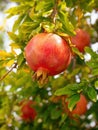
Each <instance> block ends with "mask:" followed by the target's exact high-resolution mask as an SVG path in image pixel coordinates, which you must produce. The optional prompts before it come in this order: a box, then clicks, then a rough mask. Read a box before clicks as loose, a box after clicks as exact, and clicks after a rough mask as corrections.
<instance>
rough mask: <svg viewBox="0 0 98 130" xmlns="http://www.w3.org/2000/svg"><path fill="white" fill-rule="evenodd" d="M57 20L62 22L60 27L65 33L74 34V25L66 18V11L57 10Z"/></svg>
mask: <svg viewBox="0 0 98 130" xmlns="http://www.w3.org/2000/svg"><path fill="white" fill-rule="evenodd" d="M59 18H60V19H59V20H60V22H61V23H62V28H63V31H64V32H65V33H68V34H69V35H74V34H75V31H74V26H73V25H72V23H71V22H70V21H69V19H68V13H65V12H63V11H60V12H59Z"/></svg>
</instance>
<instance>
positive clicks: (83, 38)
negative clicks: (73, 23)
mask: <svg viewBox="0 0 98 130" xmlns="http://www.w3.org/2000/svg"><path fill="white" fill-rule="evenodd" d="M71 42H72V44H74V45H76V47H77V48H78V49H79V51H80V52H84V48H85V47H86V46H89V45H90V35H89V34H88V33H87V32H86V31H84V30H82V29H77V30H76V35H75V36H73V37H71Z"/></svg>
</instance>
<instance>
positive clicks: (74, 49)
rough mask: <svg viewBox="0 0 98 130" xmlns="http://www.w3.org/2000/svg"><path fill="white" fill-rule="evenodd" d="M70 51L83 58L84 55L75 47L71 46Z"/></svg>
mask: <svg viewBox="0 0 98 130" xmlns="http://www.w3.org/2000/svg"><path fill="white" fill-rule="evenodd" d="M72 51H73V52H74V53H75V54H77V55H78V56H79V57H80V58H81V59H82V60H83V59H84V55H83V54H82V53H81V52H80V51H79V50H78V49H77V48H76V47H72Z"/></svg>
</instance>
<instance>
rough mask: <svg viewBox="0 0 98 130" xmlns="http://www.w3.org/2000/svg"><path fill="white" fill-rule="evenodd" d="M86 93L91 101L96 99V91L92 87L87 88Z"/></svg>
mask: <svg viewBox="0 0 98 130" xmlns="http://www.w3.org/2000/svg"><path fill="white" fill-rule="evenodd" d="M87 95H88V97H89V98H90V99H91V100H92V101H93V102H96V101H97V91H96V90H95V89H94V88H93V87H89V88H88V89H87Z"/></svg>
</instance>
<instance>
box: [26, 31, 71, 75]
mask: <svg viewBox="0 0 98 130" xmlns="http://www.w3.org/2000/svg"><path fill="white" fill-rule="evenodd" d="M25 57H26V61H27V63H28V65H29V67H30V68H31V69H32V70H33V71H35V72H36V71H38V70H45V71H47V73H48V75H56V74H59V73H60V72H62V71H64V70H65V69H66V68H67V67H68V65H69V64H70V61H71V51H70V47H69V46H68V44H67V42H66V41H65V40H64V39H62V38H61V37H60V36H58V35H56V34H53V33H40V34H37V35H36V36H34V37H33V38H32V39H31V40H30V41H29V42H28V44H27V46H26V47H25Z"/></svg>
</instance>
